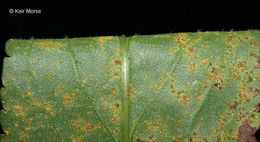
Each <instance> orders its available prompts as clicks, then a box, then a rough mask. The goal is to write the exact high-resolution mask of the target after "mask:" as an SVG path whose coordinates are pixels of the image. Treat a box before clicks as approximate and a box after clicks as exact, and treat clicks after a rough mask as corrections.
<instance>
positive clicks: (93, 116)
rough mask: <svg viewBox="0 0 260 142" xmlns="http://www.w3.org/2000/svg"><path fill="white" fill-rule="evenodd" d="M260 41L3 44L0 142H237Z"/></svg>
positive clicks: (231, 36) (254, 117) (228, 35)
mask: <svg viewBox="0 0 260 142" xmlns="http://www.w3.org/2000/svg"><path fill="white" fill-rule="evenodd" d="M259 48H260V33H259V31H240V32H198V33H177V34H160V35H149V36H144V35H142V36H132V37H91V38H73V39H45V40H9V41H8V42H7V44H6V52H7V54H8V55H9V56H10V57H6V58H5V59H4V68H3V75H2V82H3V85H4V88H2V90H1V99H2V103H3V106H4V110H2V111H1V116H0V121H1V124H2V125H3V129H4V131H5V133H6V135H1V136H0V137H1V141H8V142H9V141H74V142H78V141H97V142H98V141H109V142H110V141H124V142H128V141H129V142H130V141H132V142H145V141H175V142H177V141H239V140H241V135H243V134H242V133H240V128H242V127H243V128H244V127H246V126H247V127H253V128H259V126H260V121H259V120H260V119H259V104H260V95H259V86H260V81H259V76H260V72H259V56H260V55H259Z"/></svg>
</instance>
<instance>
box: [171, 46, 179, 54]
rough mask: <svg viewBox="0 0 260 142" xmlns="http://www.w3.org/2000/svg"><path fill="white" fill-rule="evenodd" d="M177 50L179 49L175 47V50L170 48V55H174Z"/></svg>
mask: <svg viewBox="0 0 260 142" xmlns="http://www.w3.org/2000/svg"><path fill="white" fill-rule="evenodd" d="M178 50H179V48H176V47H175V48H172V50H171V52H172V53H175V52H176V51H178Z"/></svg>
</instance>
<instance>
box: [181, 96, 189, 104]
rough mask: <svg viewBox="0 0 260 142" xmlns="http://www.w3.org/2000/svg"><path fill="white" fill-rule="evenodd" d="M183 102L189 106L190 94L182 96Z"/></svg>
mask: <svg viewBox="0 0 260 142" xmlns="http://www.w3.org/2000/svg"><path fill="white" fill-rule="evenodd" d="M182 103H183V104H184V105H185V106H188V105H189V104H190V97H189V96H183V97H182Z"/></svg>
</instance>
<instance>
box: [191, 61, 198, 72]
mask: <svg viewBox="0 0 260 142" xmlns="http://www.w3.org/2000/svg"><path fill="white" fill-rule="evenodd" d="M190 69H191V70H192V71H196V70H197V69H196V66H195V64H194V63H192V64H190Z"/></svg>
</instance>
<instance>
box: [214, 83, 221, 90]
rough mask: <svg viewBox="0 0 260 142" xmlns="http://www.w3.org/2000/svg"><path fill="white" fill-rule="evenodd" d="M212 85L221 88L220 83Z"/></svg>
mask: <svg viewBox="0 0 260 142" xmlns="http://www.w3.org/2000/svg"><path fill="white" fill-rule="evenodd" d="M214 85H215V86H216V87H217V88H218V89H220V90H221V89H222V87H221V84H220V83H215V84H214Z"/></svg>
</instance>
